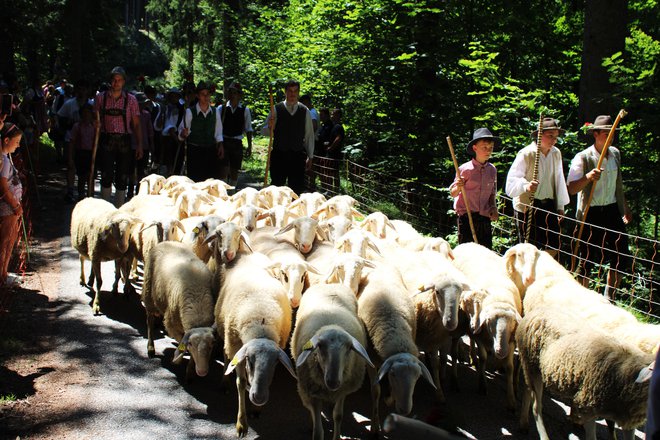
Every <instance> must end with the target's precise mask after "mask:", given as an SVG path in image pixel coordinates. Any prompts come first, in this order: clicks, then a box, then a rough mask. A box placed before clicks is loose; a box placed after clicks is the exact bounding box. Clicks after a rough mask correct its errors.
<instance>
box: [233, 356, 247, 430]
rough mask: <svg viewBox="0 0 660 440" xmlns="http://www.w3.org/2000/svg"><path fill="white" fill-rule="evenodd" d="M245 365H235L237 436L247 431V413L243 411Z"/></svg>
mask: <svg viewBox="0 0 660 440" xmlns="http://www.w3.org/2000/svg"><path fill="white" fill-rule="evenodd" d="M245 382H246V380H245V367H244V366H243V365H242V364H240V365H238V366H237V367H236V389H237V390H238V415H237V416H236V432H237V433H238V436H239V437H245V435H247V432H248V423H247V415H246V411H245V389H246V386H245Z"/></svg>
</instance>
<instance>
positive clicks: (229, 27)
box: [222, 0, 241, 86]
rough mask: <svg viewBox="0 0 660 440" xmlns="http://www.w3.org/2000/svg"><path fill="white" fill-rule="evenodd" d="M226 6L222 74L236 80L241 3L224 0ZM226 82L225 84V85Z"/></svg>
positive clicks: (237, 73)
mask: <svg viewBox="0 0 660 440" xmlns="http://www.w3.org/2000/svg"><path fill="white" fill-rule="evenodd" d="M225 1H226V4H227V6H228V8H227V9H226V10H227V12H225V13H224V14H223V15H224V26H223V30H222V46H223V48H222V52H223V55H224V56H223V58H224V63H223V67H224V72H223V76H224V77H225V79H226V80H228V81H229V80H237V79H238V77H239V74H240V69H239V61H238V46H237V44H236V43H237V40H238V35H239V33H240V30H241V20H240V17H241V15H240V13H241V9H240V7H241V5H240V2H239V1H238V0H225ZM226 85H227V84H225V86H226Z"/></svg>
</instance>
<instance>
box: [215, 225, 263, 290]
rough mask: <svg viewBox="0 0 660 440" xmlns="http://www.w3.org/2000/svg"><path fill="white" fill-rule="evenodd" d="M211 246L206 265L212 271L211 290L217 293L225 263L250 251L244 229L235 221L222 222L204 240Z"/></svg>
mask: <svg viewBox="0 0 660 440" xmlns="http://www.w3.org/2000/svg"><path fill="white" fill-rule="evenodd" d="M204 244H206V245H207V246H209V247H210V248H211V256H210V257H209V260H208V262H207V263H206V265H207V266H208V268H209V270H210V271H211V273H213V292H214V293H218V292H219V291H220V286H221V284H222V278H223V274H224V270H225V269H226V266H227V264H229V263H232V262H233V261H234V260H236V259H238V256H239V255H242V254H246V253H248V252H252V248H251V247H250V241H249V238H248V236H247V234H246V231H245V229H243V228H241V227H240V226H238V225H237V224H235V223H232V222H224V223H221V224H219V225H218V226H216V228H215V230H214V231H213V232H212V233H211V234H209V236H208V237H206V239H205V240H204Z"/></svg>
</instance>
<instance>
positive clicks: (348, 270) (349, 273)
mask: <svg viewBox="0 0 660 440" xmlns="http://www.w3.org/2000/svg"><path fill="white" fill-rule="evenodd" d="M365 267H368V268H375V267H376V266H375V265H374V263H373V262H371V261H370V260H366V259H364V258H362V257H360V256H358V255H353V254H346V253H339V254H337V255H335V257H334V263H333V265H332V269H331V270H330V272H329V273H328V274H327V275H326V277H325V282H326V283H334V282H337V283H340V284H343V285H344V286H347V287H349V288H350V289H351V291H353V293H354V294H355V295H357V294H358V292H359V288H360V281H361V279H362V270H363V269H364V268H365Z"/></svg>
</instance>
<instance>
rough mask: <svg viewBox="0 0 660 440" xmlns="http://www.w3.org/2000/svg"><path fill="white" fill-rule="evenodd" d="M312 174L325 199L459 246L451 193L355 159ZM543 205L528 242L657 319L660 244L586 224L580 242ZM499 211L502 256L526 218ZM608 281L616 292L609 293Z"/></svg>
mask: <svg viewBox="0 0 660 440" xmlns="http://www.w3.org/2000/svg"><path fill="white" fill-rule="evenodd" d="M314 173H315V175H316V178H314V179H313V181H311V182H309V184H310V186H312V187H315V188H316V189H317V190H319V191H323V192H325V193H326V194H327V195H328V196H333V195H336V194H339V193H343V192H345V193H348V194H350V195H351V196H352V197H353V198H355V199H356V200H357V201H358V202H359V203H360V205H361V208H362V210H363V211H369V212H372V211H381V212H383V213H384V214H386V215H387V216H388V217H389V218H392V219H401V220H405V221H407V222H409V223H410V224H412V225H413V226H414V227H415V228H416V229H417V230H418V231H420V232H422V233H425V234H429V235H433V236H441V237H443V238H445V239H447V240H448V241H449V242H450V243H452V244H453V245H455V244H456V243H457V237H456V213H455V212H454V210H453V199H452V198H451V197H450V195H449V191H448V189H446V188H443V187H439V186H435V185H432V184H428V183H424V182H420V181H418V180H416V179H404V178H399V177H396V176H393V175H390V174H387V173H384V172H381V171H377V170H373V169H371V168H368V167H365V166H363V165H360V164H358V163H355V162H352V161H350V160H337V159H329V158H319V157H317V158H315V161H314ZM544 206H545V205H544V204H542V203H538V204H536V205H535V208H534V209H535V217H534V218H535V234H533V235H532V237H531V239H530V242H533V243H534V244H536V245H537V246H539V247H540V248H546V249H547V250H549V251H551V252H552V253H554V254H556V258H557V259H558V261H559V262H560V263H562V264H563V265H564V267H566V269H568V270H570V271H571V272H574V273H575V274H576V276H577V277H578V279H579V280H581V281H582V283H583V284H584V285H586V286H588V287H589V288H591V289H593V290H595V291H598V292H602V293H607V294H608V295H609V296H610V297H611V298H613V299H614V300H616V302H617V303H618V304H619V305H621V306H623V307H626V308H629V309H631V310H634V311H637V312H638V313H639V314H641V315H644V316H645V317H646V318H648V319H649V320H652V321H660V299H659V298H656V296H655V295H656V293H657V292H658V290H659V289H660V283H659V282H658V280H657V278H656V277H655V268H656V265H657V264H659V263H660V261H659V260H660V256H659V255H658V251H659V250H660V243H659V242H658V241H657V240H653V239H649V238H645V237H639V236H635V235H631V234H627V233H624V232H619V231H617V230H614V229H607V228H602V227H599V226H596V225H593V224H589V223H584V227H583V233H582V235H581V236H580V237H579V239H578V231H579V228H580V225H581V224H582V222H579V221H577V220H575V219H573V218H570V217H565V216H559V215H557V214H556V213H554V212H552V211H549V210H546V209H543V207H544ZM498 212H499V219H498V220H497V221H495V222H493V223H492V225H493V250H494V251H495V252H497V253H499V254H503V253H504V252H505V251H506V250H507V249H508V248H509V247H511V246H513V245H515V244H516V243H518V242H519V241H520V239H521V238H522V239H523V240H524V238H525V234H524V227H523V230H521V229H520V228H521V224H522V221H523V220H524V219H523V218H522V217H520V216H517V215H516V214H515V213H514V209H513V203H512V200H511V199H510V198H509V197H507V196H506V195H505V194H502V193H500V194H498ZM617 214H618V213H617ZM604 215H607V214H606V213H605V214H604ZM516 223H518V226H516ZM521 236H522V237H521ZM608 279H609V281H610V282H609V284H610V285H612V288H607V284H608ZM614 286H616V287H614Z"/></svg>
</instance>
